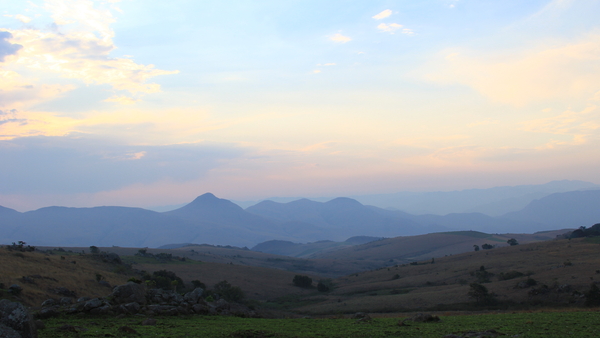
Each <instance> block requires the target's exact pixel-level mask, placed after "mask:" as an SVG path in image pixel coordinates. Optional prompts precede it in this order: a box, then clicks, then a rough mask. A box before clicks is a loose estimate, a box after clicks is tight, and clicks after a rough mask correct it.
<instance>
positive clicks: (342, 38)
mask: <svg viewBox="0 0 600 338" xmlns="http://www.w3.org/2000/svg"><path fill="white" fill-rule="evenodd" d="M329 39H330V40H331V41H334V42H338V43H346V42H349V41H352V39H351V38H350V37H348V36H344V35H342V34H340V33H336V34H333V35H332V36H330V37H329Z"/></svg>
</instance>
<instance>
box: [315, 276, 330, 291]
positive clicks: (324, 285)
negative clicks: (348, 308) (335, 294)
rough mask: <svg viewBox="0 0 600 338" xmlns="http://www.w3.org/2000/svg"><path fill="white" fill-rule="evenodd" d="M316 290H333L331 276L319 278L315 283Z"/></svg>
mask: <svg viewBox="0 0 600 338" xmlns="http://www.w3.org/2000/svg"><path fill="white" fill-rule="evenodd" d="M317 290H318V291H319V292H329V291H332V290H333V281H332V280H331V278H327V279H321V280H320V281H319V283H318V284H317Z"/></svg>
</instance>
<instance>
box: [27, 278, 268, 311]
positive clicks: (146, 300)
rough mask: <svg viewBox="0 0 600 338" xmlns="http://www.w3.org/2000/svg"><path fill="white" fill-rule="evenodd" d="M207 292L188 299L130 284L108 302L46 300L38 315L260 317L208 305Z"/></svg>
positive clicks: (229, 306)
mask: <svg viewBox="0 0 600 338" xmlns="http://www.w3.org/2000/svg"><path fill="white" fill-rule="evenodd" d="M203 294H204V290H203V289H201V288H196V289H194V290H193V291H190V292H188V293H186V294H184V295H181V294H179V293H177V292H175V291H173V290H163V289H147V288H146V286H145V285H143V284H137V283H134V282H129V283H127V284H124V285H118V286H116V287H115V288H114V289H113V292H112V293H111V294H110V295H109V296H107V297H105V298H94V299H90V298H87V297H82V298H79V299H78V300H77V303H76V304H69V303H68V302H67V301H65V300H63V299H61V301H57V300H54V299H49V300H46V301H44V302H43V303H42V309H41V310H39V311H38V312H37V314H36V316H37V317H38V318H41V319H43V318H49V317H53V316H57V315H59V314H60V313H65V314H77V313H88V314H93V315H95V314H108V315H117V314H119V315H121V316H124V315H133V314H142V315H147V316H159V315H162V316H176V315H189V314H202V315H208V314H213V315H230V316H238V317H255V316H256V313H255V312H254V311H252V310H250V309H249V308H248V307H246V306H245V305H242V304H237V303H230V302H227V301H225V300H224V299H219V300H217V301H215V302H210V303H207V302H206V301H205V300H204V299H203V298H202V295H203Z"/></svg>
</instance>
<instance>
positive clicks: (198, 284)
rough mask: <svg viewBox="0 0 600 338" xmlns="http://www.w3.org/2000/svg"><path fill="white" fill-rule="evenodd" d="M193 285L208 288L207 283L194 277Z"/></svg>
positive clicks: (203, 288)
mask: <svg viewBox="0 0 600 338" xmlns="http://www.w3.org/2000/svg"><path fill="white" fill-rule="evenodd" d="M192 285H193V286H194V289H195V288H201V289H202V290H206V284H204V283H202V282H201V281H199V280H197V279H194V280H193V281H192Z"/></svg>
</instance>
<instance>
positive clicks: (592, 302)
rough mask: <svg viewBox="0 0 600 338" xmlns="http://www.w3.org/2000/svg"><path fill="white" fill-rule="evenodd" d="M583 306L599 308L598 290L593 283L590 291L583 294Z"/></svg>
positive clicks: (599, 289) (599, 290)
mask: <svg viewBox="0 0 600 338" xmlns="http://www.w3.org/2000/svg"><path fill="white" fill-rule="evenodd" d="M585 306H600V288H598V286H597V285H596V284H595V283H592V285H590V291H588V292H586V293H585Z"/></svg>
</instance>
